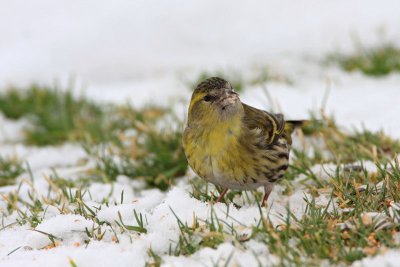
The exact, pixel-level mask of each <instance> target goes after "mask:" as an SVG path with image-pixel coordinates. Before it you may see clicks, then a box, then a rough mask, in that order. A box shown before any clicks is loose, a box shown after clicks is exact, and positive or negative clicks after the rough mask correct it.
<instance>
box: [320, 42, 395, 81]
mask: <svg viewBox="0 0 400 267" xmlns="http://www.w3.org/2000/svg"><path fill="white" fill-rule="evenodd" d="M327 61H328V62H332V63H337V64H339V66H340V67H341V68H343V69H344V70H345V71H349V72H352V71H356V70H358V71H361V72H362V73H364V74H365V75H369V76H383V75H388V74H390V73H392V72H400V49H399V48H397V47H395V46H394V45H392V44H383V45H380V46H377V47H373V48H365V47H362V46H360V47H359V51H358V52H356V53H355V54H353V55H344V54H339V53H336V54H333V55H330V56H329V57H328V59H327Z"/></svg>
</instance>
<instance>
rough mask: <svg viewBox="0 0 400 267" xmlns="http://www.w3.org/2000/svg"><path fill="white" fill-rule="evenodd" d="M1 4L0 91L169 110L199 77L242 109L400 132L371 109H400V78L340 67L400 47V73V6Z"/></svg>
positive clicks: (387, 2)
mask: <svg viewBox="0 0 400 267" xmlns="http://www.w3.org/2000/svg"><path fill="white" fill-rule="evenodd" d="M0 5H1V8H0V90H5V89H6V88H8V87H9V86H10V85H14V86H17V87H24V86H27V85H29V84H32V83H39V84H47V85H52V84H54V83H56V84H58V85H60V87H71V84H73V85H72V87H74V90H78V91H80V92H81V91H83V92H84V93H85V94H86V95H87V96H89V97H90V98H91V99H94V100H96V101H97V100H98V101H112V102H122V103H125V102H130V103H133V104H134V105H136V106H141V105H146V104H148V103H156V104H166V103H167V104H168V105H170V104H171V103H174V102H173V101H174V100H175V99H178V98H180V99H184V101H187V100H188V99H189V97H190V94H191V90H192V88H193V86H194V85H195V83H196V82H198V80H199V79H201V78H204V77H207V76H214V75H220V76H224V77H225V78H227V79H230V80H231V81H232V80H233V83H235V84H237V85H238V86H240V87H243V88H245V90H244V92H243V96H242V99H243V100H245V101H247V102H250V103H251V104H253V105H256V106H258V107H261V108H265V109H270V108H271V107H272V106H275V109H277V110H278V111H281V112H284V113H286V114H288V116H289V117H296V118H298V117H304V116H307V115H308V112H309V111H310V110H311V109H319V108H321V107H322V105H324V106H325V107H326V109H327V110H328V111H330V112H332V113H334V114H335V115H336V116H337V117H338V118H339V123H342V124H345V125H349V126H354V125H355V126H360V125H361V124H366V125H367V126H370V127H372V128H375V129H381V128H385V129H387V130H388V131H389V132H390V133H392V134H393V133H395V134H397V129H400V126H399V123H397V122H395V117H394V116H393V111H392V112H390V114H388V112H383V111H382V110H380V111H377V112H376V113H371V112H370V110H371V108H372V107H371V105H378V106H376V108H377V109H380V108H379V107H380V106H379V105H380V104H379V103H385V104H383V105H384V106H387V105H394V106H395V105H396V103H397V101H398V100H400V96H398V93H397V91H398V90H399V87H400V82H399V78H398V74H397V73H396V71H398V69H397V70H396V67H393V68H391V67H389V71H386V70H384V73H383V74H381V73H378V75H375V73H372V75H371V74H368V70H367V71H364V70H363V66H361V67H360V66H358V65H355V66H353V65H354V64H355V63H354V62H353V65H352V62H351V61H350V63H349V64H347V63H348V62H345V61H344V60H346V59H349V60H351V59H353V60H354V58H352V57H355V60H357V57H361V59H360V61H361V63H360V64H361V65H363V64H364V65H368V64H369V65H371V63H370V62H368V58H367V62H366V63H365V62H364V61H362V60H363V58H362V57H363V56H365V55H367V56H368V55H369V54H368V53H370V51H372V52H373V53H374V52H375V50H374V49H379V48H382V47H384V48H385V49H386V48H387V47H390V48H392V47H394V52H393V51H392V52H393V54H390V55H389V56H387V55H386V54H385V55H384V56H386V57H388V58H392V59H393V58H394V57H397V63H396V62H395V63H396V64H400V63H398V61H399V59H398V58H399V53H398V50H396V49H397V48H396V47H399V43H400V28H399V26H398V25H400V16H399V14H400V13H399V11H400V10H399V5H398V3H397V1H394V0H384V1H365V0H364V1H361V0H359V1H357V0H356V1H348V0H346V1H345V0H343V1H316V0H315V1H313V0H309V1H308V0H307V1H306V0H302V1H288V0H283V1H282V0H281V1H271V0H269V1H250V2H247V3H246V4H244V3H243V2H239V1H184V2H182V1H168V2H165V1H122V0H116V1H112V2H111V1H98V0H96V1H93V0H89V1H65V0H62V1H51V0H40V1H34V2H32V1H28V2H27V1H21V0H16V1H2V2H1V4H0ZM384 52H386V50H385V51H384ZM344 55H346V56H347V58H346V57H345V56H344ZM394 60H396V59H394ZM356 63H357V62H356ZM346 64H347V65H346ZM372 64H374V63H372ZM385 64H386V63H385ZM367 67H368V66H367ZM392 70H393V71H392ZM266 87H267V88H268V90H269V93H270V94H271V95H272V98H273V100H274V101H273V102H274V103H272V102H271V99H270V100H268V99H267V97H266V95H265V88H266ZM378 87H379V88H378ZM377 91H379V93H378V94H377V93H376V92H377ZM397 135H398V134H397Z"/></svg>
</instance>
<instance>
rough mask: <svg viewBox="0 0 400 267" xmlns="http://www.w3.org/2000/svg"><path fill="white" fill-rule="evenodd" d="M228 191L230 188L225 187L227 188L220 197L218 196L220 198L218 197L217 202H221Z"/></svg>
mask: <svg viewBox="0 0 400 267" xmlns="http://www.w3.org/2000/svg"><path fill="white" fill-rule="evenodd" d="M226 192H228V188H225V189H224V190H223V191H222V192H221V194H220V195H219V197H218V199H217V203H218V202H221V200H222V199H223V198H224V196H225V194H226Z"/></svg>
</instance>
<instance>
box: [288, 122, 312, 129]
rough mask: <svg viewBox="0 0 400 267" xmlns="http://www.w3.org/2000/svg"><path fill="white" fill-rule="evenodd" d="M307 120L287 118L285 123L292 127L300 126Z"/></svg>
mask: <svg viewBox="0 0 400 267" xmlns="http://www.w3.org/2000/svg"><path fill="white" fill-rule="evenodd" d="M307 122H308V120H288V121H286V123H287V124H289V125H290V126H291V127H293V129H296V128H299V127H302V126H303V125H304V124H305V123H307Z"/></svg>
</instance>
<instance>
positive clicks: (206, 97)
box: [203, 95, 214, 102]
mask: <svg viewBox="0 0 400 267" xmlns="http://www.w3.org/2000/svg"><path fill="white" fill-rule="evenodd" d="M213 98H214V97H213V96H211V95H206V96H205V97H204V98H203V100H204V101H206V102H210V101H211V100H213Z"/></svg>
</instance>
